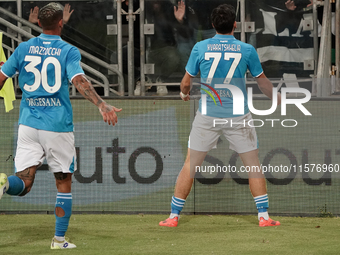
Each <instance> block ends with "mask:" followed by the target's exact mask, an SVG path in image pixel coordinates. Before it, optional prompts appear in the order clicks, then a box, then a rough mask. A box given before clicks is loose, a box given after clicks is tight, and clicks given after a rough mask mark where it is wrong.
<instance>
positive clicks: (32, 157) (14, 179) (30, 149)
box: [0, 125, 44, 199]
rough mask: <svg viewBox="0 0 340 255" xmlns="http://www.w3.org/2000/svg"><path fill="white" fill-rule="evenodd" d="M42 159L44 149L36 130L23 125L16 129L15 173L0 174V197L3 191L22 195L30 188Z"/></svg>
mask: <svg viewBox="0 0 340 255" xmlns="http://www.w3.org/2000/svg"><path fill="white" fill-rule="evenodd" d="M43 160H44V151H43V148H42V147H41V145H40V144H39V136H38V130H37V129H34V128H30V127H27V126H24V125H20V126H19V129H18V141H17V149H16V155H15V171H16V173H15V175H11V176H8V177H7V176H6V175H5V174H1V175H0V199H1V197H2V195H3V194H4V193H7V194H9V195H12V196H24V195H26V194H27V193H28V192H29V191H30V190H31V188H32V186H33V183H34V178H35V173H36V171H37V168H38V166H39V165H41V164H42V162H43Z"/></svg>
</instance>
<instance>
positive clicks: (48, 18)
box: [38, 2, 64, 30]
mask: <svg viewBox="0 0 340 255" xmlns="http://www.w3.org/2000/svg"><path fill="white" fill-rule="evenodd" d="M63 10H64V8H63V6H62V5H61V4H58V3H53V2H52V3H49V4H47V5H45V6H44V7H42V8H41V9H40V10H39V14H38V19H39V20H40V23H41V26H42V28H43V29H46V30H53V29H55V28H56V27H57V26H58V22H59V21H60V20H61V19H63Z"/></svg>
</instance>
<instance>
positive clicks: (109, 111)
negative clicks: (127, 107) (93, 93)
mask: <svg viewBox="0 0 340 255" xmlns="http://www.w3.org/2000/svg"><path fill="white" fill-rule="evenodd" d="M120 111H122V109H121V108H116V107H114V106H112V105H109V104H107V103H105V102H103V103H102V104H101V105H100V107H99V112H100V114H101V115H102V116H103V120H104V121H105V122H106V123H107V124H109V125H112V126H114V125H116V123H117V122H118V117H117V115H116V112H120Z"/></svg>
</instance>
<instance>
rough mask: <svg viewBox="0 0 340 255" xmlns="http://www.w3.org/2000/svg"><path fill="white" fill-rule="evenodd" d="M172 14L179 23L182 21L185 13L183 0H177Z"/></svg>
mask: <svg viewBox="0 0 340 255" xmlns="http://www.w3.org/2000/svg"><path fill="white" fill-rule="evenodd" d="M174 15H175V18H176V19H177V21H178V22H179V23H183V19H184V15H185V3H184V2H183V1H178V5H177V6H174Z"/></svg>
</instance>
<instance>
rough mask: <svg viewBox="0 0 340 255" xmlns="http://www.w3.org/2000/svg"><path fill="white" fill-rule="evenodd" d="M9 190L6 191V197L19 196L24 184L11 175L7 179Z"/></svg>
mask: <svg viewBox="0 0 340 255" xmlns="http://www.w3.org/2000/svg"><path fill="white" fill-rule="evenodd" d="M7 180H8V183H9V188H8V190H7V191H6V193H7V194H8V195H12V196H19V195H20V194H21V193H22V192H23V191H24V189H25V183H24V181H23V180H21V179H20V178H19V177H18V176H15V175H11V176H8V178H7Z"/></svg>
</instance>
